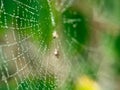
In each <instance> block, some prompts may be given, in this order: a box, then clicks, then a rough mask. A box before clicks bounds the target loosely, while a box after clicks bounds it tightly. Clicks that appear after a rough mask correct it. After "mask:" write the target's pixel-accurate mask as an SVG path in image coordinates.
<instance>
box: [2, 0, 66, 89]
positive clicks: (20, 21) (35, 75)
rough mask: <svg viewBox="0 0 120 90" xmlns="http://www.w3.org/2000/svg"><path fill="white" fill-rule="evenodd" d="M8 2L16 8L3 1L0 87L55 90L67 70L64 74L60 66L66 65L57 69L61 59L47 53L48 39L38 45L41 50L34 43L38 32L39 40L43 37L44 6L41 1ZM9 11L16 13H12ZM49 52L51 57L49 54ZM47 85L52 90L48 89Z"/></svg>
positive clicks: (11, 0)
mask: <svg viewBox="0 0 120 90" xmlns="http://www.w3.org/2000/svg"><path fill="white" fill-rule="evenodd" d="M8 2H9V3H11V4H12V5H14V6H15V7H12V6H11V7H9V6H7V5H9V3H7V1H6V0H0V25H1V26H0V28H1V33H2V32H4V33H2V37H1V39H2V40H3V41H1V44H0V83H1V85H2V86H0V88H1V89H5V90H14V89H18V90H28V89H29V90H40V89H41V90H48V89H50V90H52V89H54V88H55V87H56V84H55V82H56V80H57V79H58V78H57V77H60V78H62V77H63V76H62V74H59V76H58V73H63V72H64V70H63V71H61V69H62V68H64V67H62V66H64V65H62V66H60V65H61V64H64V63H65V62H64V61H63V60H62V61H61V63H60V64H59V65H58V66H56V67H57V68H56V67H55V64H58V63H57V62H58V61H57V60H58V59H57V58H56V57H54V54H53V52H49V50H47V48H48V47H47V46H46V45H45V46H44V45H43V43H44V38H41V39H40V41H39V42H40V44H39V43H37V46H35V45H36V44H35V42H34V41H33V43H32V42H31V39H33V37H34V35H35V34H36V33H35V30H36V29H37V30H39V31H38V33H39V36H41V35H42V32H41V30H40V23H39V21H38V19H37V18H38V17H39V10H40V9H39V8H42V7H40V6H39V5H40V4H39V3H40V2H39V1H37V0H26V1H25V2H23V1H22V0H9V1H8ZM32 4H33V5H32ZM6 7H7V8H13V10H12V11H11V12H9V11H8V10H7V8H6ZM26 13H27V14H26ZM10 20H11V21H10ZM27 30H29V32H30V33H29V34H28V33H27ZM43 46H44V47H43ZM43 48H44V49H43ZM46 50H47V51H48V52H49V53H46ZM50 53H52V54H50ZM52 59H53V61H52V62H51V61H50V60H52ZM50 62H51V63H50ZM58 68H60V70H59V69H58ZM55 69H56V71H57V72H55ZM57 69H58V70H57ZM50 70H51V71H50ZM60 75H61V76H60ZM56 78H57V79H56ZM39 82H42V83H39ZM46 82H47V83H48V84H50V85H51V86H50V85H49V86H47V85H46ZM58 82H59V79H58ZM11 83H12V85H11Z"/></svg>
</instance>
